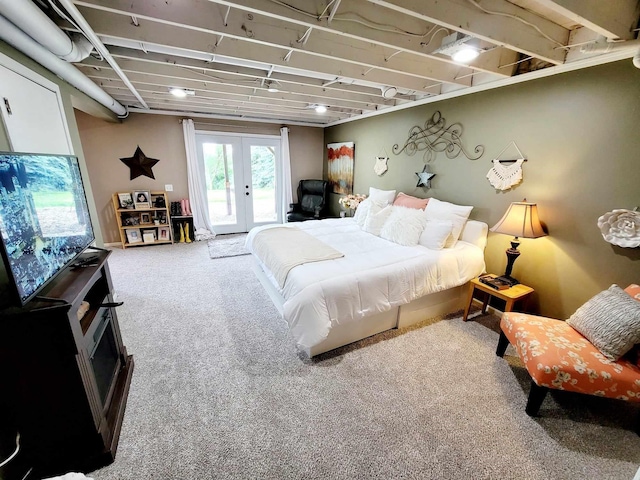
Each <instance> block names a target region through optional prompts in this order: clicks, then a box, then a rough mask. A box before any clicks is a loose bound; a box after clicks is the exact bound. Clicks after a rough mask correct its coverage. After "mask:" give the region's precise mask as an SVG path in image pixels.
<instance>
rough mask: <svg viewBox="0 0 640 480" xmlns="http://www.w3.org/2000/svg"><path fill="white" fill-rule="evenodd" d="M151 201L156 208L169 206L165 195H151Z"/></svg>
mask: <svg viewBox="0 0 640 480" xmlns="http://www.w3.org/2000/svg"><path fill="white" fill-rule="evenodd" d="M151 203H152V204H153V206H154V207H155V208H165V207H166V206H167V205H166V202H165V200H164V195H151Z"/></svg>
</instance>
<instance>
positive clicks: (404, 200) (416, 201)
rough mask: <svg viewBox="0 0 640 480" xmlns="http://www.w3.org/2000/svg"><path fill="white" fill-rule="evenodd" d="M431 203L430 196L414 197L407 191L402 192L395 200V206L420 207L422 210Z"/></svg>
mask: <svg viewBox="0 0 640 480" xmlns="http://www.w3.org/2000/svg"><path fill="white" fill-rule="evenodd" d="M427 203H429V199H428V198H418V197H412V196H411V195H407V194H406V193H402V192H400V193H399V194H398V196H397V197H396V199H395V200H394V201H393V205H394V206H396V205H397V206H402V207H408V208H418V209H420V210H424V208H425V207H426V206H427Z"/></svg>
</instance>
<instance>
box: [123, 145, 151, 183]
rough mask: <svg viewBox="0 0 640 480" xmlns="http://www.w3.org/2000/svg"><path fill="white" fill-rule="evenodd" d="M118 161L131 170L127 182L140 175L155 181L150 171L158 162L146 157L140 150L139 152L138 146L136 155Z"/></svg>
mask: <svg viewBox="0 0 640 480" xmlns="http://www.w3.org/2000/svg"><path fill="white" fill-rule="evenodd" d="M120 161H121V162H122V163H124V164H125V165H126V166H127V167H129V168H130V169H131V178H130V179H129V180H133V179H134V178H136V177H139V176H140V175H145V176H147V177H149V178H153V179H154V180H155V179H156V177H154V176H153V170H151V169H152V168H153V166H154V165H155V164H156V163H158V162H159V161H160V160H156V159H155V158H149V157H147V156H146V155H145V154H144V153H143V152H142V150H140V146H138V148H136V153H134V154H133V157H126V158H121V159H120Z"/></svg>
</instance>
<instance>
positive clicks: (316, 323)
mask: <svg viewBox="0 0 640 480" xmlns="http://www.w3.org/2000/svg"><path fill="white" fill-rule="evenodd" d="M274 227H276V226H272V225H269V226H265V227H257V228H254V229H253V230H251V231H250V232H249V235H248V236H247V248H248V249H249V251H251V252H252V253H253V254H254V256H255V252H254V251H253V249H252V241H253V237H254V236H255V234H256V233H257V232H258V231H260V230H263V229H265V228H274ZM277 227H282V226H281V225H277ZM289 228H300V229H302V230H304V231H306V232H307V233H309V234H311V235H313V236H314V237H316V238H318V239H320V240H322V241H323V242H325V243H326V244H327V245H330V246H331V247H333V248H335V249H336V250H338V251H340V252H342V253H344V257H341V258H337V259H333V260H326V261H322V262H315V263H309V264H304V265H299V266H297V267H295V268H293V269H292V270H291V271H290V272H289V275H288V277H287V280H286V282H285V284H284V288H280V287H279V286H278V283H277V282H276V281H275V279H274V278H273V276H272V275H271V274H270V272H269V271H268V269H266V267H265V266H264V264H263V263H262V262H261V261H260V259H259V258H258V257H257V256H255V258H256V259H257V260H258V262H259V264H260V265H261V267H262V268H263V270H265V273H266V274H267V276H268V277H269V280H270V281H271V283H273V285H274V286H275V287H276V288H277V289H278V291H279V292H280V294H281V295H282V297H283V298H284V300H285V302H284V308H283V309H284V312H283V313H284V318H285V320H286V321H287V323H288V324H289V330H290V332H291V334H292V336H293V338H294V339H295V341H296V343H297V344H298V346H299V347H301V348H311V347H313V346H315V345H317V344H319V343H320V342H322V340H324V339H325V338H326V336H327V335H328V333H329V331H330V329H331V327H332V326H333V325H336V324H341V323H344V322H352V321H357V320H360V319H362V318H363V317H367V316H371V315H374V314H377V313H381V312H385V311H388V310H390V309H392V308H394V307H397V306H399V305H404V304H406V303H409V302H411V301H413V300H415V299H417V298H420V297H422V296H424V295H427V294H430V293H435V292H439V291H442V290H446V289H449V288H452V287H456V286H459V285H462V284H464V283H466V282H467V281H469V280H470V279H471V278H473V277H475V276H477V275H479V274H480V273H482V272H483V271H484V252H483V250H482V248H480V247H478V246H476V245H472V244H471V243H467V242H465V241H458V242H457V243H456V245H455V246H454V247H452V248H447V249H443V250H430V249H427V248H425V247H422V246H415V247H406V246H402V245H398V244H396V243H393V242H389V241H387V240H384V239H382V238H380V237H377V236H375V235H371V234H369V233H366V232H364V231H362V230H361V229H360V227H359V226H358V225H357V224H356V223H355V222H354V221H353V220H352V219H350V218H346V219H327V220H311V221H307V222H302V223H298V224H295V225H289Z"/></svg>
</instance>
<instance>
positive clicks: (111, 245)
mask: <svg viewBox="0 0 640 480" xmlns="http://www.w3.org/2000/svg"><path fill="white" fill-rule="evenodd" d="M104 246H105V247H119V248H122V242H111V243H105V244H104Z"/></svg>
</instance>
